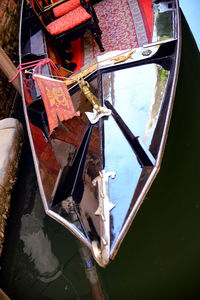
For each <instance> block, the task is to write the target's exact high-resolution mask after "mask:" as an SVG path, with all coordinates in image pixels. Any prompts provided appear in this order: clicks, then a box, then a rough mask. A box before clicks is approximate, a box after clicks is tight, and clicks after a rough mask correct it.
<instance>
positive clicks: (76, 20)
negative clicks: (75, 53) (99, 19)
mask: <svg viewBox="0 0 200 300" xmlns="http://www.w3.org/2000/svg"><path fill="white" fill-rule="evenodd" d="M90 18H91V16H90V14H88V13H87V12H86V10H85V9H84V8H83V7H82V6H79V7H77V8H76V9H73V10H71V11H70V12H68V13H67V14H65V15H63V16H62V17H60V18H58V19H56V20H54V21H53V22H51V23H50V24H49V25H47V30H48V32H49V33H50V34H52V35H56V34H60V33H63V32H65V31H68V30H69V29H72V28H74V27H76V26H78V25H79V24H82V23H83V22H86V21H87V20H89V19H90Z"/></svg>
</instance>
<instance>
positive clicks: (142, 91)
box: [103, 64, 169, 247]
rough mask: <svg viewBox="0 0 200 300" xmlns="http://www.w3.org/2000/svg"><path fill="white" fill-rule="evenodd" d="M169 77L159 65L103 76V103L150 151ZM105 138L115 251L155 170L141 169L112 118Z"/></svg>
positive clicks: (105, 130) (144, 66)
mask: <svg viewBox="0 0 200 300" xmlns="http://www.w3.org/2000/svg"><path fill="white" fill-rule="evenodd" d="M168 77H169V72H168V71H167V70H165V69H164V68H163V67H161V66H160V65H158V64H148V65H143V66H138V67H134V68H127V69H124V70H117V71H113V72H110V73H106V74H104V75H103V87H104V90H103V96H104V100H107V101H109V102H110V103H111V104H112V105H113V107H114V108H115V109H116V111H117V112H118V114H119V115H120V117H121V118H122V120H123V121H124V122H125V123H126V125H127V126H128V128H129V129H130V130H131V132H132V134H133V135H134V136H135V137H140V138H141V139H142V140H143V142H144V143H145V145H144V146H146V148H149V147H150V145H151V141H152V137H153V135H154V134H155V129H156V125H157V121H158V117H159V113H160V109H161V103H162V100H163V97H164V91H165V87H166V84H167V81H168ZM144 84H145V88H144ZM104 138H105V153H104V156H105V170H106V171H107V172H115V174H116V177H115V178H114V179H113V180H110V182H109V191H110V202H112V203H114V204H115V207H114V208H113V209H112V210H111V212H110V215H111V245H112V247H114V246H115V242H117V237H118V235H119V234H120V232H121V230H122V228H123V225H124V223H125V222H126V220H127V218H128V216H129V215H130V213H131V211H132V209H134V205H135V203H136V201H137V200H138V196H139V194H140V192H141V191H142V190H143V189H144V187H145V185H146V184H147V180H148V178H149V176H150V175H151V171H152V167H149V166H148V167H147V166H146V168H143V169H142V168H141V165H140V163H139V160H138V158H137V156H136V155H135V152H134V151H133V148H132V146H131V144H130V143H129V142H127V139H126V137H125V136H124V133H123V130H122V128H121V129H120V128H119V126H118V125H117V123H116V121H115V120H114V119H113V117H112V116H111V117H109V118H108V119H107V120H105V121H104ZM147 150H148V149H147ZM127 157H128V160H127ZM144 179H145V180H144Z"/></svg>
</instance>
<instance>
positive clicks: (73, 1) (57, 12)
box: [53, 0, 81, 18]
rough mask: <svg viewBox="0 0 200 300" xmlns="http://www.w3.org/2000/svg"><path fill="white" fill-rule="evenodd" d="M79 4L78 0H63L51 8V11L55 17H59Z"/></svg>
mask: <svg viewBox="0 0 200 300" xmlns="http://www.w3.org/2000/svg"><path fill="white" fill-rule="evenodd" d="M79 5H81V4H80V0H70V1H67V2H64V3H62V4H60V5H58V6H56V7H54V8H53V13H54V16H55V17H56V18H58V17H61V16H63V15H65V14H66V13H68V12H69V11H70V10H72V9H74V8H76V7H78V6H79Z"/></svg>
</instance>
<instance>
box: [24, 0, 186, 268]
mask: <svg viewBox="0 0 200 300" xmlns="http://www.w3.org/2000/svg"><path fill="white" fill-rule="evenodd" d="M32 2H34V0H32ZM149 2H151V1H149ZM128 3H129V1H128ZM129 4H130V3H129ZM151 4H152V11H151V13H152V16H151V17H152V20H153V21H152V22H153V24H152V28H151V30H150V29H148V30H146V32H147V33H148V34H147V35H146V39H145V40H144V41H145V42H146V43H142V42H141V44H139V45H137V46H138V47H136V48H135V47H133V45H131V47H127V48H126V47H125V49H123V47H121V46H120V47H121V48H120V47H119V49H113V50H112V49H111V50H108V51H106V47H107V45H106V44H105V42H104V40H103V38H102V41H101V42H102V43H103V47H104V48H105V52H101V51H102V49H98V47H99V45H98V43H97V44H96V46H94V43H95V41H94V40H93V46H92V49H91V48H90V47H89V46H88V45H87V47H86V42H88V35H87V34H86V35H84V36H83V37H81V41H82V42H81V43H79V44H78V42H75V43H74V44H73V42H72V44H73V47H75V48H73V49H75V50H73V51H74V52H73V54H74V59H75V58H76V57H77V53H79V57H80V56H81V54H80V53H82V52H80V45H83V44H84V47H85V48H84V51H85V52H84V55H85V56H84V62H82V65H80V66H79V68H77V69H76V70H75V72H73V73H72V74H70V72H68V71H67V72H66V71H65V70H64V71H63V68H62V66H61V67H60V68H59V66H60V64H61V65H62V60H60V58H61V59H62V57H58V55H59V53H60V52H59V51H56V52H54V51H55V48H54V45H55V44H54V43H53V44H51V43H52V40H51V39H50V38H49V34H47V33H45V31H44V30H41V27H40V24H39V23H38V22H36V21H37V18H36V17H35V15H34V11H33V9H32V7H30V6H29V5H27V3H25V2H24V3H23V5H22V12H21V36H20V50H19V51H20V60H21V61H20V64H21V65H22V66H24V68H26V71H24V72H23V73H21V74H20V76H21V84H22V89H23V107H24V114H25V119H26V125H27V130H28V135H29V140H30V145H31V149H32V154H33V159H34V164H35V170H36V174H37V180H38V185H39V189H40V193H41V198H42V201H43V204H44V209H45V211H46V213H47V214H48V215H49V216H50V217H52V218H53V219H55V220H56V221H58V222H59V223H61V224H62V225H63V226H65V227H66V228H67V229H68V230H70V231H71V232H72V233H73V234H74V235H75V236H76V237H77V238H78V239H79V240H80V241H81V242H82V243H84V244H85V245H86V246H87V247H88V248H89V249H90V250H91V252H92V254H93V256H94V258H95V260H96V261H97V262H98V264H99V265H100V266H102V267H105V266H106V265H107V264H108V263H109V262H110V261H111V260H113V259H114V257H115V255H116V253H117V251H118V249H119V246H120V244H121V243H122V241H123V239H124V237H125V235H126V233H127V231H128V229H129V227H130V225H131V224H132V221H133V219H134V217H135V215H136V213H137V211H138V209H139V208H140V206H141V204H142V202H143V200H144V198H145V196H146V194H147V192H148V190H149V189H150V187H151V185H152V183H153V181H154V179H155V177H156V175H157V173H158V171H159V169H160V166H161V161H162V157H163V153H164V148H165V143H166V139H167V134H168V129H169V124H170V117H171V113H172V108H173V101H174V97H175V91H176V83H177V77H178V69H179V60H180V43H181V39H180V16H179V4H178V1H177V0H171V1H154V2H153V3H151ZM102 5H106V0H103V1H100V2H99V3H98V4H96V5H94V6H93V7H94V9H96V7H97V11H96V12H97V17H98V18H99V20H98V24H100V25H98V26H100V28H101V25H102V19H101V18H100V17H99V15H98V12H99V14H100V9H101V6H102ZM135 5H137V8H138V9H139V8H140V12H141V11H142V12H143V13H141V22H142V25H143V28H146V27H147V23H148V18H147V16H146V17H145V13H144V11H143V9H142V7H141V5H142V4H141V2H140V1H138V2H137V1H136V4H135ZM130 7H131V6H130ZM149 7H151V6H149ZM110 17H111V16H110ZM133 17H134V16H133ZM135 17H137V16H135ZM149 18H150V17H149ZM33 19H34V23H33V22H32V21H33ZM105 22H106V20H105ZM33 24H34V25H33ZM101 29H102V28H101ZM150 33H151V34H150ZM89 34H90V33H89ZM103 34H104V31H103V29H102V36H103ZM86 36H87V39H86ZM100 36H101V35H100ZM129 38H130V37H128V39H129ZM130 39H131V38H130ZM138 40H139V38H138ZM138 43H139V42H138ZM69 44H70V43H68V45H69ZM122 44H123V41H122ZM77 45H78V46H77ZM89 45H91V43H89ZM76 47H77V48H76ZM95 47H96V48H95ZM100 48H101V47H100ZM57 50H58V49H57ZM68 50H69V51H70V49H68ZM90 51H93V52H92V53H93V54H92V55H91V52H90ZM94 53H95V54H94ZM90 56H91V59H89V58H88V57H90ZM72 61H73V59H72ZM82 61H83V60H82ZM78 63H80V60H79V62H78ZM78 63H77V61H76V64H77V65H78ZM38 64H39V65H38ZM63 65H64V67H65V68H66V64H63ZM27 67H28V68H27ZM57 67H58V69H59V70H58V69H57ZM27 69H28V71H27ZM33 69H34V72H33ZM38 70H40V74H38V72H37V71H38ZM63 72H64V73H63ZM33 73H34V74H33ZM61 73H62V74H61ZM58 74H59V75H58ZM63 74H64V75H66V74H67V76H65V77H63V76H64V75H63ZM55 75H56V76H55ZM61 75H62V76H61ZM30 82H31V85H30Z"/></svg>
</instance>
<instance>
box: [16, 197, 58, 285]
mask: <svg viewBox="0 0 200 300" xmlns="http://www.w3.org/2000/svg"><path fill="white" fill-rule="evenodd" d="M37 200H38V201H37ZM43 219H44V212H43V208H42V203H41V200H40V197H39V195H38V194H36V199H35V202H34V207H33V210H32V212H31V213H30V214H25V215H23V216H22V219H21V229H20V239H21V240H22V241H23V243H24V248H23V250H24V253H25V254H27V255H28V257H29V259H30V260H31V261H33V262H34V266H35V269H36V270H37V271H38V273H39V276H38V278H39V279H40V280H41V281H43V282H51V281H53V280H55V279H56V278H58V277H59V276H60V275H61V270H59V268H60V267H59V261H58V259H57V258H56V256H55V255H54V254H53V252H52V248H51V241H50V240H49V239H48V236H47V235H46V234H45V232H44V220H43Z"/></svg>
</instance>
